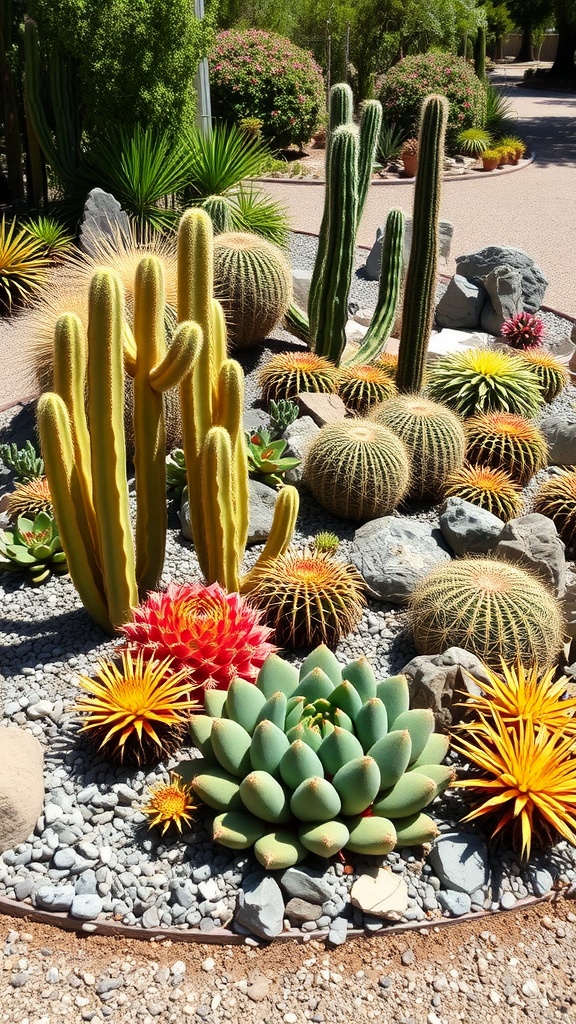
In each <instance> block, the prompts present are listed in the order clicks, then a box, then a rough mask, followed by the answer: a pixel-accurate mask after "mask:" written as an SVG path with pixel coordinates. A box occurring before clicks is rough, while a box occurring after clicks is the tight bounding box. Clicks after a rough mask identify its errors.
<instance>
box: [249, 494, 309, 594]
mask: <svg viewBox="0 0 576 1024" xmlns="http://www.w3.org/2000/svg"><path fill="white" fill-rule="evenodd" d="M299 507H300V496H299V494H298V491H297V490H296V488H295V487H290V486H287V487H283V488H282V490H281V491H280V493H279V494H278V497H277V498H276V505H275V506H274V518H273V520H272V529H271V530H270V533H269V535H268V539H267V541H266V543H265V545H264V549H263V551H262V553H261V555H260V557H259V558H258V561H257V562H256V565H255V566H254V568H253V569H251V570H250V572H249V573H248V574H247V575H246V576H245V577H244V578H243V580H242V582H241V585H240V593H241V594H249V593H250V589H251V586H252V582H253V578H254V573H255V570H256V569H258V568H259V567H260V566H261V565H263V564H264V562H267V561H268V560H269V559H270V558H277V557H278V555H283V554H284V552H285V551H286V549H287V548H288V546H289V544H290V541H291V540H292V535H293V533H294V529H295V526H296V520H297V518H298V509H299Z"/></svg>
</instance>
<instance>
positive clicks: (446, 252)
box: [364, 215, 454, 281]
mask: <svg viewBox="0 0 576 1024" xmlns="http://www.w3.org/2000/svg"><path fill="white" fill-rule="evenodd" d="M453 234H454V225H453V224H452V223H451V222H450V221H449V220H441V221H440V223H439V226H438V256H439V263H440V266H441V267H445V266H446V265H447V263H448V259H449V257H450V246H451V244H452V236H453ZM385 235H386V225H385V224H383V225H382V226H381V227H378V228H376V240H375V242H374V245H373V246H372V248H371V250H370V252H369V253H368V257H367V259H366V265H365V267H364V271H365V273H366V277H367V278H368V279H369V280H370V281H377V280H378V278H379V277H380V267H381V265H382V245H383V242H384V237H385ZM411 248H412V217H411V216H409V215H408V216H406V217H405V220H404V250H403V253H402V262H403V264H404V267H407V266H408V260H409V259H410V249H411Z"/></svg>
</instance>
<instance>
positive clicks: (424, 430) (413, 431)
mask: <svg viewBox="0 0 576 1024" xmlns="http://www.w3.org/2000/svg"><path fill="white" fill-rule="evenodd" d="M370 419H373V420H375V421H376V422H377V423H381V424H382V425H383V426H384V427H388V429H389V430H392V431H393V432H394V433H395V434H397V435H398V437H399V438H400V440H401V441H403V443H404V444H405V445H406V450H407V451H408V455H409V456H410V460H411V463H412V472H411V477H410V489H409V491H408V497H410V498H423V497H425V496H430V497H434V496H436V495H438V494H439V493H440V492H441V491H442V489H443V487H444V483H445V481H446V477H447V476H448V474H449V473H452V472H453V471H454V470H456V469H458V468H459V467H460V466H461V465H462V462H463V460H464V450H465V446H466V437H465V434H464V428H463V425H462V422H461V420H460V418H459V416H457V415H456V414H455V413H453V412H452V411H451V410H450V409H448V408H447V407H446V406H445V405H440V404H439V403H438V402H432V401H430V399H428V398H423V397H422V396H421V395H398V396H397V397H396V398H391V399H390V400H389V401H387V402H384V403H383V404H382V405H377V406H375V407H374V409H373V410H372V412H371V414H370Z"/></svg>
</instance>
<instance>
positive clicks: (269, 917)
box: [235, 874, 284, 939]
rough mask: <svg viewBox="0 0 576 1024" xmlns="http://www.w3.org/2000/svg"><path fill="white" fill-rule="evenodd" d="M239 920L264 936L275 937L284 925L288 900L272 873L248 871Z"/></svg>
mask: <svg viewBox="0 0 576 1024" xmlns="http://www.w3.org/2000/svg"><path fill="white" fill-rule="evenodd" d="M235 920H236V922H237V923H238V924H239V925H242V926H243V927H244V928H248V929H249V931H251V932H253V933H254V935H258V936H259V937H260V938H261V939H274V938H276V936H277V935H280V933H281V931H282V929H283V927H284V900H283V899H282V892H281V890H280V886H279V885H278V882H276V880H275V879H274V878H272V876H271V875H260V874H252V875H247V876H246V878H245V879H244V882H243V887H242V889H240V890H239V892H238V906H237V909H236V918H235Z"/></svg>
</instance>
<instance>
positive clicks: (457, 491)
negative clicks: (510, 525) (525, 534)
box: [444, 466, 523, 523]
mask: <svg viewBox="0 0 576 1024" xmlns="http://www.w3.org/2000/svg"><path fill="white" fill-rule="evenodd" d="M444 497H445V498H462V500H463V501H469V502H470V504H471V505H477V506H478V508H483V509H486V511H487V512H491V513H492V515H494V516H498V518H499V519H502V521H503V522H505V523H507V522H508V521H509V520H510V519H515V518H516V516H519V515H520V514H521V512H522V505H523V499H522V493H521V491H520V488H519V487H518V486H517V484H515V483H514V481H513V480H512V477H510V476H509V475H508V473H504V471H503V470H500V469H491V468H490V466H462V467H461V469H457V470H455V471H454V472H453V473H450V475H449V476H448V477H447V479H446V486H445V490H444Z"/></svg>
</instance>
